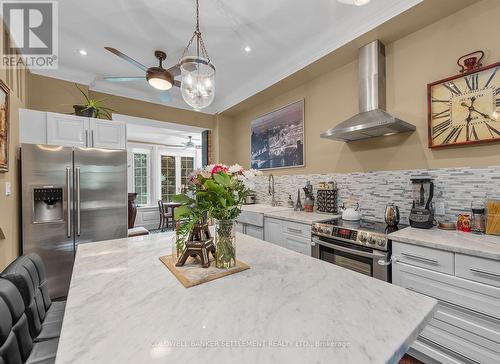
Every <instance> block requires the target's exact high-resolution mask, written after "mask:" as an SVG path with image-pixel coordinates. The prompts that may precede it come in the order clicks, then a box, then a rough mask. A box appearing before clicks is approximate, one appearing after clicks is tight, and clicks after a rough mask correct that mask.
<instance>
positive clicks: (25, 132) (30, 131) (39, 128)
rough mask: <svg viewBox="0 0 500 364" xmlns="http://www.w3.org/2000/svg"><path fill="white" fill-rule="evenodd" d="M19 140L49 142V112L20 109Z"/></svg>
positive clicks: (33, 142) (37, 142)
mask: <svg viewBox="0 0 500 364" xmlns="http://www.w3.org/2000/svg"><path fill="white" fill-rule="evenodd" d="M19 142H20V143H29V144H47V113H46V112H44V111H36V110H29V109H19Z"/></svg>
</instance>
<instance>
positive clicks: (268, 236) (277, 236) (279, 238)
mask: <svg viewBox="0 0 500 364" xmlns="http://www.w3.org/2000/svg"><path fill="white" fill-rule="evenodd" d="M264 240H265V241H267V242H269V243H273V244H276V245H279V246H284V245H285V241H284V239H283V233H282V232H281V220H278V219H272V218H268V217H266V218H265V219H264Z"/></svg>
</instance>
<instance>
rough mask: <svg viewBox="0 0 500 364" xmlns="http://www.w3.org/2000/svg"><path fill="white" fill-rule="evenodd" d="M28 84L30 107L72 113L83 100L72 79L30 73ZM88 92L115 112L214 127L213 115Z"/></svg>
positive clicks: (85, 88) (86, 88) (84, 88)
mask: <svg viewBox="0 0 500 364" xmlns="http://www.w3.org/2000/svg"><path fill="white" fill-rule="evenodd" d="M29 86H30V87H29V95H28V100H29V102H28V105H29V108H30V109H34V110H41V111H52V112H60V113H70V112H73V107H72V105H74V104H81V103H82V102H83V101H84V100H83V96H82V94H81V93H80V92H79V91H78V89H77V88H76V87H75V85H74V83H73V82H68V81H63V80H59V79H55V78H50V77H44V76H40V75H34V74H31V75H30V78H29ZM81 87H82V89H83V90H86V91H87V90H88V86H85V85H81ZM89 95H90V97H92V98H94V99H99V100H101V99H106V101H105V102H104V105H105V106H107V107H110V108H111V109H113V110H115V111H116V112H117V113H118V114H123V115H130V116H136V117H142V118H148V119H153V120H159V121H169V122H173V123H179V124H186V125H193V126H198V127H202V128H207V129H213V128H214V127H215V117H214V116H213V115H208V114H204V113H199V112H194V111H190V110H183V109H177V108H173V107H169V106H164V105H159V104H153V103H150V102H145V101H140V100H134V99H130V98H126V97H121V96H114V95H109V94H105V93H100V92H96V91H92V90H91V91H90V92H89Z"/></svg>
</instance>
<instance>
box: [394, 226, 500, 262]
mask: <svg viewBox="0 0 500 364" xmlns="http://www.w3.org/2000/svg"><path fill="white" fill-rule="evenodd" d="M389 238H390V239H392V240H395V241H400V242H402V243H408V244H413V245H420V246H426V247H429V248H434V249H440V250H447V251H452V252H455V253H463V254H468V255H475V256H478V257H484V258H490V259H496V260H500V236H495V235H477V234H472V233H464V232H462V231H449V230H441V229H438V228H432V229H416V228H412V227H407V228H404V229H402V230H399V231H396V232H394V233H391V234H389Z"/></svg>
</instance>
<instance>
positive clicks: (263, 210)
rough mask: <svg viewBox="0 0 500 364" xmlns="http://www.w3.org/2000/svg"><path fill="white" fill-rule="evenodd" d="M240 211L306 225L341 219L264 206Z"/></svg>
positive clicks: (244, 208) (245, 208) (247, 207)
mask: <svg viewBox="0 0 500 364" xmlns="http://www.w3.org/2000/svg"><path fill="white" fill-rule="evenodd" d="M242 210H243V211H249V212H256V213H260V214H264V216H267V217H273V218H276V219H280V220H287V221H293V222H298V223H302V224H308V225H310V224H312V223H313V222H316V221H321V220H328V219H335V218H339V217H341V215H334V214H322V213H319V212H304V211H294V210H293V209H292V208H290V207H284V206H271V205H266V204H255V205H243V207H242Z"/></svg>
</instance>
